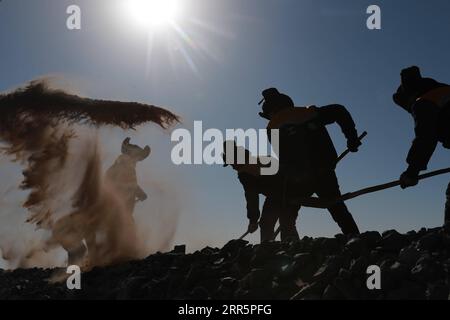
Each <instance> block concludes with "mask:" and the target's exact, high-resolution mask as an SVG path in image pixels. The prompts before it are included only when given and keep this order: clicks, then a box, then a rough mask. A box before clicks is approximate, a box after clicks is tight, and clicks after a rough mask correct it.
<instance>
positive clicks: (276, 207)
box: [259, 197, 281, 242]
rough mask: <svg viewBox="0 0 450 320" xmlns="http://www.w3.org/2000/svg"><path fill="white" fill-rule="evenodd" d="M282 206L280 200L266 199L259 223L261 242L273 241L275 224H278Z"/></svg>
mask: <svg viewBox="0 0 450 320" xmlns="http://www.w3.org/2000/svg"><path fill="white" fill-rule="evenodd" d="M280 204H281V203H280V201H279V200H276V199H274V198H271V197H266V200H265V201H264V206H263V210H262V213H261V219H260V221H259V227H260V229H261V242H264V241H270V240H273V238H274V229H275V224H276V223H277V220H278V217H279V213H280V209H281V207H280Z"/></svg>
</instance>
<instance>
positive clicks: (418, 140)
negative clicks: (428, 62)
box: [393, 66, 450, 222]
mask: <svg viewBox="0 0 450 320" xmlns="http://www.w3.org/2000/svg"><path fill="white" fill-rule="evenodd" d="M393 99H394V102H395V103H396V104H398V105H399V106H401V107H402V108H403V109H405V110H406V111H407V112H409V113H410V114H411V115H412V116H413V118H414V123H415V127H414V131H415V138H414V141H413V143H412V146H411V149H410V150H409V153H408V157H407V160H406V161H407V163H408V168H407V169H406V171H405V172H403V174H402V175H401V176H400V182H401V187H402V188H403V189H405V188H407V187H411V186H415V185H417V183H418V175H419V172H420V171H421V170H426V169H427V165H428V162H429V161H430V158H431V156H432V155H433V152H434V150H435V149H436V146H437V144H438V142H441V143H442V145H443V146H444V148H447V149H450V86H449V85H447V84H444V83H439V82H437V81H436V80H434V79H430V78H423V77H422V75H421V74H420V69H419V68H418V67H416V66H413V67H409V68H406V69H403V70H402V72H401V85H400V87H399V88H398V90H397V92H396V93H395V94H394V96H393ZM446 195H447V202H446V205H445V222H450V184H449V185H448V187H447V192H446Z"/></svg>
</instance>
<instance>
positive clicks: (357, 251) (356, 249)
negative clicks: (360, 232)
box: [345, 238, 367, 257]
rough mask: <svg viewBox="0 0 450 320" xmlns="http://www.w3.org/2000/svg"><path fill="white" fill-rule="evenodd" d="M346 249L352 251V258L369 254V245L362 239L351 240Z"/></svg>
mask: <svg viewBox="0 0 450 320" xmlns="http://www.w3.org/2000/svg"><path fill="white" fill-rule="evenodd" d="M345 247H346V248H347V249H348V251H350V253H351V255H352V257H359V256H361V255H365V254H367V244H366V242H365V241H364V240H362V239H360V238H352V239H350V240H349V241H348V242H347V243H346V245H345Z"/></svg>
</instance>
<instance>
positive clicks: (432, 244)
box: [417, 231, 442, 252]
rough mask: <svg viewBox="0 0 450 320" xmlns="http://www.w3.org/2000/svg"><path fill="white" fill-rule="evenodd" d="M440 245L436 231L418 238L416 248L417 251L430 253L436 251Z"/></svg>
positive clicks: (439, 237)
mask: <svg viewBox="0 0 450 320" xmlns="http://www.w3.org/2000/svg"><path fill="white" fill-rule="evenodd" d="M441 244H442V240H441V236H440V235H439V233H438V232H437V231H436V232H432V233H429V234H427V235H425V236H423V237H422V238H420V240H419V241H418V242H417V248H418V249H419V250H425V251H430V252H432V251H434V250H436V249H438V248H439V247H440V246H441Z"/></svg>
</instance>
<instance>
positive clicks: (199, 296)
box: [189, 287, 210, 300]
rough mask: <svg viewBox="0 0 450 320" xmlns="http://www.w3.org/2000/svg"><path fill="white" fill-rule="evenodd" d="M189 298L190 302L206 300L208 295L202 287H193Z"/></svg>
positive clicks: (208, 297)
mask: <svg viewBox="0 0 450 320" xmlns="http://www.w3.org/2000/svg"><path fill="white" fill-rule="evenodd" d="M189 298H190V299H192V300H208V299H210V295H209V292H208V290H206V289H205V288H203V287H195V288H194V289H193V290H192V291H191V292H190V294H189Z"/></svg>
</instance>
